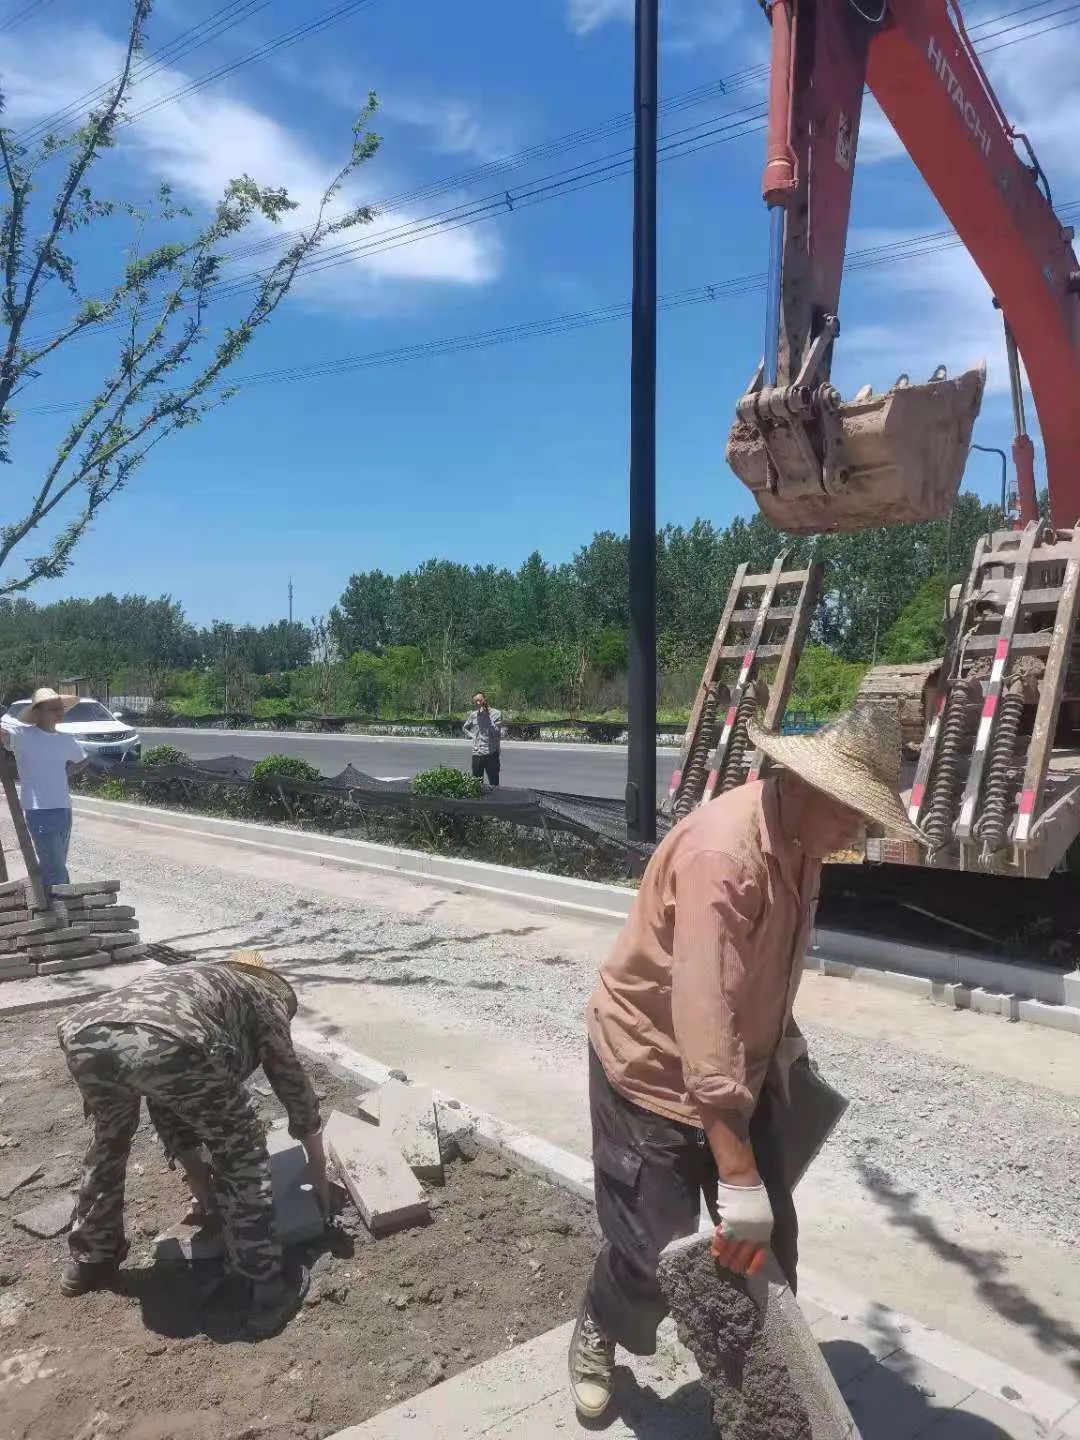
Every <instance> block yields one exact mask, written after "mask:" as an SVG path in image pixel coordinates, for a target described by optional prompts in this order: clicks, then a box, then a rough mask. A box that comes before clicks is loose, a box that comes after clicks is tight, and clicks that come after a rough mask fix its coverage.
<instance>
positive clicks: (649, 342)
mask: <svg viewBox="0 0 1080 1440" xmlns="http://www.w3.org/2000/svg"><path fill="white" fill-rule="evenodd" d="M658 28H659V0H636V8H635V20H634V290H633V302H632V309H631V350H630V556H629V560H630V653H629V669H630V673H629V694H628V697H627V718H628V720H629V751H628V756H627V780H626V828H627V834H628V835H629V836H630V838H631V839H632V840H639V841H645V842H649V841H653V840H655V839H656V89H657V85H656V75H657V36H658Z"/></svg>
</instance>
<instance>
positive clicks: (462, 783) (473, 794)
mask: <svg viewBox="0 0 1080 1440" xmlns="http://www.w3.org/2000/svg"><path fill="white" fill-rule="evenodd" d="M410 789H411V790H412V792H413V794H414V795H442V796H443V797H444V798H446V799H447V800H482V799H483V798H484V782H483V781H482V780H478V779H477V778H476V776H474V775H468V774H466V772H465V771H464V770H455V769H454V767H453V766H452V765H437V766H436V767H435V769H434V770H422V771H421V772H420V774H419V775H414V776H413V778H412V784H411V786H410Z"/></svg>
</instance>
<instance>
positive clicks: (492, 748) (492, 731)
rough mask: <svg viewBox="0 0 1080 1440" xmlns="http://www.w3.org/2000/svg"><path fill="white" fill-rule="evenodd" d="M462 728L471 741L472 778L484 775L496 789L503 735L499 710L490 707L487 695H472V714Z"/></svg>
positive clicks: (478, 778)
mask: <svg viewBox="0 0 1080 1440" xmlns="http://www.w3.org/2000/svg"><path fill="white" fill-rule="evenodd" d="M462 728H463V730H464V731H465V734H466V735H467V736H468V738H469V739H470V740H471V741H472V773H473V778H474V779H476V780H482V779H484V777H485V776H486V777H487V782H488V784H489V785H490V786H491V788H492V789H493V790H495V789H497V788H498V784H499V763H500V750H501V748H502V737H503V718H502V713H501V711H499V710H492V709H491V707H490V706H489V705H488V702H487V696H485V695H480V694H478V695H474V696H473V710H472V714H471V715H470V716H469V718H468V719H467V720H466V721H465V724H464V726H463V727H462Z"/></svg>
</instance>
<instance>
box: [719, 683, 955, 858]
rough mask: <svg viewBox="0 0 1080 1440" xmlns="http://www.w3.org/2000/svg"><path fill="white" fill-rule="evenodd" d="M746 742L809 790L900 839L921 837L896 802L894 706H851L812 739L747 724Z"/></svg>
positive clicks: (897, 763) (922, 839) (898, 733)
mask: <svg viewBox="0 0 1080 1440" xmlns="http://www.w3.org/2000/svg"><path fill="white" fill-rule="evenodd" d="M747 735H748V736H749V738H750V743H751V744H752V745H754V746H756V748H757V749H759V750H761V751H762V752H763V753H764V754H765V755H767V756H768V757H769V759H770V760H772V761H774V762H775V763H776V764H777V765H782V766H783V767H784V769H785V770H790V771H791V772H792V774H793V775H798V777H799V778H800V780H805V781H806V783H807V784H808V785H812V786H813V788H814V789H815V790H821V791H822V792H823V793H824V794H826V795H829V796H831V797H832V798H833V799H834V800H839V801H840V802H841V804H843V805H848V806H850V808H851V809H852V810H856V811H858V813H859V814H860V815H862V816H864V817H865V818H866V819H867V820H869V821H870V822H871V824H873V825H879V826H880V827H881V828H882V829H883V830H884V831H885V832H886V834H888V835H894V836H896V837H897V838H898V839H901V840H918V841H920V842H924V843H925V838H926V837H925V836H924V835H923V834H922V832H921V831H920V830H919V829H917V827H916V826H914V825H913V824H912V823H911V821H910V820H909V819H908V817H907V811H906V810H905V809H904V802H903V801H902V800H901V798H900V754H901V742H902V737H901V730H900V715H899V712H898V710H897V708H896V706H895V705H890V704H888V703H877V702H868V703H865V704H862V705H856V706H855V708H854V709H852V710H849V711H848V712H847V714H846V715H841V717H840V718H839V720H835V721H834V722H833V723H832V724H831V725H827V726H825V728H824V729H822V730H818V731H816V732H815V733H814V734H812V735H777V734H775V733H773V732H772V731H770V730H763V729H762V728H761V727H760V726H759V725H758V724H756V723H755V722H754V721H753V720H751V721H750V723H749V725H748V726H747Z"/></svg>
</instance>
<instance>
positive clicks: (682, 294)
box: [22, 200, 1080, 415]
mask: <svg viewBox="0 0 1080 1440" xmlns="http://www.w3.org/2000/svg"><path fill="white" fill-rule="evenodd" d="M1059 213H1060V215H1061V216H1062V218H1073V217H1074V216H1076V215H1080V200H1077V201H1071V202H1070V203H1069V204H1067V205H1063V206H1062V207H1061V209H1060V211H1059ZM962 243H963V242H962V241H961V240H960V238H959V236H957V235H956V233H955V232H954V231H951V230H936V231H931V232H929V233H927V234H924V235H912V236H906V237H905V238H903V239H901V240H895V241H888V242H885V243H882V244H879V245H872V246H865V247H863V248H862V249H860V250H855V251H852V252H851V254H850V255H849V256H848V259H847V262H846V263H845V266H844V270H845V273H849V272H857V271H860V270H867V269H872V268H875V267H877V266H881V265H894V264H898V263H900V264H902V263H903V262H905V261H908V260H917V259H923V258H926V257H928V256H932V255H936V254H939V253H941V252H942V251H945V250H953V249H956V248H957V247H958V246H959V245H961V244H962ZM765 283H766V275H765V272H764V271H756V272H752V273H750V274H745V275H736V276H730V277H729V278H727V279H726V280H718V281H715V282H713V283H712V284H706V285H694V286H689V287H687V288H685V289H682V290H676V291H672V292H671V293H669V294H667V295H661V296H660V297H659V298H658V301H657V305H658V308H659V309H661V310H664V311H673V310H681V309H685V308H687V307H688V306H692V305H705V304H715V303H716V302H718V301H722V300H732V299H738V298H741V297H742V296H745V295H750V294H753V293H755V292H758V291H761V290H764V288H765ZM629 314H630V305H629V303H628V302H625V301H617V302H614V303H612V304H610V305H602V306H597V307H595V308H593V309H591V310H577V311H571V312H569V313H564V314H561V315H552V316H547V317H545V318H543V319H539V320H526V321H521V322H518V323H516V324H512V325H502V326H499V327H497V328H495V329H491V330H481V331H474V332H472V333H466V334H464V335H449V336H443V337H441V338H438V339H435V340H425V341H418V342H416V343H415V344H412V345H401V346H396V347H394V348H392V349H386V350H376V351H369V352H367V353H366V354H361V355H349V356H341V357H339V358H337V359H333V360H320V361H316V362H314V363H312V364H309V365H292V366H286V367H284V368H281V369H277V370H264V371H257V372H255V373H253V374H251V375H247V376H239V377H237V378H235V379H233V380H230V381H229V382H228V383H229V387H234V386H235V387H237V388H242V389H247V388H249V387H253V386H258V385H277V384H295V383H297V382H299V381H304V380H316V379H322V378H326V377H330V376H334V375H340V374H344V373H347V372H351V371H356V370H371V369H382V368H385V367H389V366H393V365H401V364H407V363H410V362H412V361H416V360H425V359H432V358H436V357H438V356H443V355H458V354H464V353H467V352H470V351H477V350H487V349H491V348H493V347H495V346H498V345H504V344H511V343H516V342H520V341H524V340H536V339H543V338H546V337H548V336H552V335H565V334H570V333H572V332H574V331H577V330H582V329H586V328H591V327H593V326H596V325H604V324H609V323H612V322H613V321H616V320H624V319H626V318H628V316H629ZM78 408H79V403H78V402H67V403H58V404H54V405H41V406H36V407H34V408H32V409H27V410H24V411H23V412H22V413H23V414H24V415H53V414H60V413H62V412H65V411H70V410H76V409H78Z"/></svg>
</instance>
